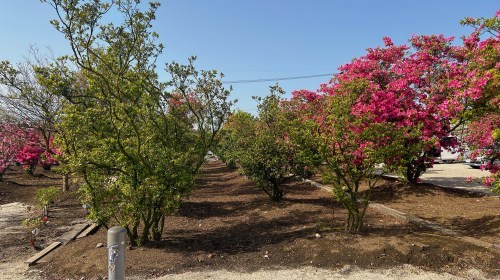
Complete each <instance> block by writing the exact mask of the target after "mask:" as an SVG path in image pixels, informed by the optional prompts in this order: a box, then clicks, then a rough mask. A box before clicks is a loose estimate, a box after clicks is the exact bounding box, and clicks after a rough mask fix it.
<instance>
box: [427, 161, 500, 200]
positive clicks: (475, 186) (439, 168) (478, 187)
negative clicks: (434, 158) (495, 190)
mask: <svg viewBox="0 0 500 280" xmlns="http://www.w3.org/2000/svg"><path fill="white" fill-rule="evenodd" d="M489 175H490V172H488V171H483V170H481V169H474V168H472V167H470V166H469V165H466V164H464V163H451V164H446V163H440V164H434V167H433V168H430V169H428V170H427V172H425V173H424V174H422V176H421V179H422V180H423V182H425V183H430V184H434V185H438V186H441V187H447V188H455V189H462V190H468V191H473V192H481V193H486V194H492V193H491V192H490V189H489V188H488V187H485V186H484V184H483V183H481V182H479V180H478V179H479V178H482V177H485V176H489ZM467 178H476V180H473V181H472V182H467Z"/></svg>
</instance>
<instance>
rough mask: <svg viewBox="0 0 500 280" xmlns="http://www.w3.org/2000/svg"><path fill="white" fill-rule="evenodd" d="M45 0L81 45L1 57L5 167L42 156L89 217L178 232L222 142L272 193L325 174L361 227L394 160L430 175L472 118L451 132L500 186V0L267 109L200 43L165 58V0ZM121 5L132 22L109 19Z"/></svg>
mask: <svg viewBox="0 0 500 280" xmlns="http://www.w3.org/2000/svg"><path fill="white" fill-rule="evenodd" d="M42 2H45V3H46V5H50V6H52V8H53V10H54V14H55V15H56V19H55V20H53V21H52V22H51V23H52V25H53V26H54V28H56V29H57V30H58V31H59V32H61V33H62V34H63V35H64V36H65V38H66V39H67V42H68V44H69V45H70V47H71V49H72V51H73V53H72V54H71V55H69V56H65V57H60V58H56V59H48V58H46V57H43V56H42V55H40V54H39V53H38V52H37V51H36V50H33V52H32V53H31V54H30V56H29V58H28V59H27V60H26V61H25V62H23V63H19V64H13V63H11V62H9V61H2V62H0V84H1V91H0V102H1V107H0V109H1V111H0V180H2V178H5V176H7V175H8V174H9V172H12V170H14V169H16V168H17V169H19V168H22V169H23V170H25V172H26V173H27V174H29V176H36V172H35V170H37V168H42V169H43V170H45V171H49V170H50V172H55V173H54V174H58V176H61V178H64V180H66V182H65V186H66V187H64V190H65V191H69V187H67V184H68V182H67V180H68V178H69V179H70V180H72V182H73V183H74V184H76V187H75V186H73V189H74V192H72V195H73V196H74V197H76V198H78V203H80V204H83V205H85V206H86V209H87V210H88V213H87V214H88V216H87V218H88V219H91V220H92V221H94V222H95V223H96V224H98V225H102V226H106V227H107V226H113V225H121V226H123V227H125V228H126V230H127V235H128V240H129V242H130V245H131V246H134V247H135V246H144V245H148V244H152V243H155V242H157V243H159V242H162V240H165V238H167V237H166V236H165V231H166V230H168V228H169V218H170V217H171V216H172V215H176V214H177V213H178V211H179V208H180V207H181V205H182V204H183V203H184V201H186V200H187V199H188V198H189V197H190V196H191V195H193V192H195V191H196V189H197V186H198V185H199V184H200V183H199V180H200V178H204V177H203V174H204V172H207V171H206V168H208V167H206V165H207V163H206V156H207V153H214V154H215V155H216V156H217V157H218V158H219V159H220V160H221V161H222V162H223V163H224V166H225V167H224V168H227V170H228V171H227V172H235V170H236V172H237V173H238V174H242V175H244V176H246V177H247V178H248V179H249V180H250V181H251V182H252V184H253V185H254V186H255V187H256V189H258V190H259V191H260V192H261V193H262V195H263V196H265V195H266V194H267V195H268V196H269V198H270V203H275V204H280V203H284V202H286V201H287V190H286V188H287V187H286V186H288V185H289V184H290V182H291V181H293V182H301V181H302V180H305V179H310V178H318V177H319V178H320V180H321V182H322V183H323V184H326V185H329V186H331V190H332V191H333V198H334V200H335V201H336V202H337V203H338V204H339V205H341V206H342V207H343V208H344V210H342V211H345V213H344V212H343V213H344V214H343V215H344V217H345V219H344V220H343V222H342V223H343V225H342V229H343V231H346V232H348V234H356V233H362V232H365V231H366V230H368V231H369V229H367V226H366V222H365V215H366V213H367V210H368V209H369V208H368V207H369V205H370V201H371V200H372V196H373V195H374V194H373V192H372V190H375V187H376V186H377V185H379V184H381V182H382V181H383V180H384V179H383V176H382V175H386V174H395V175H397V176H398V177H399V178H400V180H401V182H403V183H404V184H405V185H406V186H408V188H418V187H419V186H418V185H419V183H420V177H421V175H422V174H423V173H424V172H426V171H427V170H428V169H431V168H432V166H433V156H432V150H433V149H435V148H436V147H437V148H439V149H440V148H441V146H440V140H441V139H442V138H443V137H446V136H449V135H454V134H455V133H457V132H458V131H461V133H462V134H463V135H464V137H463V138H462V139H461V143H459V142H458V141H455V142H454V141H451V142H450V141H449V142H446V144H445V145H446V146H444V147H442V148H443V149H448V150H454V151H460V152H462V154H465V152H466V150H467V152H470V153H469V155H468V156H469V157H470V158H476V157H483V158H485V159H486V161H485V162H484V164H483V166H482V167H481V168H482V169H484V170H488V171H489V175H488V176H485V177H483V178H474V180H481V182H483V183H484V185H485V186H487V187H488V188H489V189H490V190H491V192H496V193H500V177H499V176H500V173H499V171H500V169H499V168H500V162H499V159H500V144H499V143H500V11H497V12H496V14H495V15H494V16H492V17H490V18H465V19H463V20H462V21H461V23H460V24H462V25H463V26H464V28H469V29H470V30H472V32H471V33H470V34H469V35H468V36H465V37H463V38H460V40H456V39H455V38H453V37H445V36H443V35H414V36H412V37H411V38H409V39H408V43H407V44H405V45H396V44H394V43H393V42H392V40H391V39H390V38H388V37H384V38H381V44H382V45H381V46H378V47H371V48H368V49H367V50H366V54H364V55H363V56H360V57H357V58H353V59H352V60H351V61H350V62H349V63H347V64H345V65H341V66H338V74H335V75H333V76H332V77H331V79H329V80H326V81H325V83H323V84H321V85H318V89H317V90H316V91H309V90H300V89H297V90H296V91H294V92H292V93H291V97H289V98H286V97H285V96H286V92H285V91H284V90H283V89H282V88H281V87H280V86H279V85H278V84H276V85H275V86H272V87H270V91H269V93H268V94H267V95H266V96H264V97H255V101H256V102H257V103H258V112H257V113H256V114H251V113H248V112H244V111H239V110H233V109H232V108H233V107H234V106H233V105H234V104H235V101H233V100H232V99H231V95H230V93H231V89H230V88H225V87H224V84H223V77H224V76H223V74H220V73H218V72H217V71H216V70H211V71H206V70H198V69H197V68H196V58H195V57H192V58H191V59H189V63H188V64H187V65H181V64H178V63H176V62H172V63H168V64H166V65H162V66H160V65H157V64H156V60H157V58H158V56H159V55H160V54H161V53H162V50H163V46H162V44H160V43H158V40H159V38H158V36H157V34H156V33H155V32H154V31H153V30H154V28H153V23H154V19H155V11H156V9H157V8H158V7H159V4H158V3H152V4H150V6H149V9H148V10H144V11H143V10H140V9H138V8H137V7H138V6H137V3H136V2H135V1H114V2H116V3H114V5H110V4H107V3H101V2H97V1H82V2H81V3H79V2H78V1H77V2H76V3H78V4H74V2H72V1H60V0H44V1H42ZM111 9H115V12H118V13H119V14H121V15H122V17H123V23H121V24H119V25H115V24H113V23H109V22H105V20H104V18H105V17H104V15H106V13H108V12H109V11H110V10H111ZM457 24H458V23H457ZM457 42H459V43H457ZM367 47H370V46H367ZM332 68H335V66H332ZM159 71H165V72H166V73H168V76H169V77H170V78H169V79H168V80H167V81H162V80H160V79H159V76H158V72H159ZM464 131H465V132H464ZM457 134H458V133H457ZM464 144H465V145H464ZM221 168H222V167H221ZM225 170H226V169H225ZM200 174H201V175H200ZM43 192H44V191H42V192H41V193H40V194H39V197H43V195H44V193H43ZM45 192H46V194H45V195H49V196H50V195H51V192H52V193H53V195H54V197H55V196H56V193H57V192H56V191H54V190H53V189H51V190H48V189H47V191H45ZM221 192H224V191H223V190H222V189H221ZM57 195H59V196H60V195H61V194H60V193H57ZM195 196H196V195H195ZM292 196H293V195H292ZM46 200H47V202H46V203H45V208H44V209H45V210H47V207H48V206H49V202H51V200H52V199H51V198H49V199H46ZM180 209H182V207H181V208H180ZM200 211H202V210H200ZM47 216H48V213H47V212H45V211H44V212H43V215H42V216H41V217H39V218H40V219H37V220H35V225H34V226H33V225H31V226H32V227H34V228H36V227H38V226H41V224H43V223H44V222H46V220H45V221H44V218H46V217H47ZM370 219H371V218H370ZM37 223H39V224H37ZM370 223H371V222H370ZM200 225H201V224H200Z"/></svg>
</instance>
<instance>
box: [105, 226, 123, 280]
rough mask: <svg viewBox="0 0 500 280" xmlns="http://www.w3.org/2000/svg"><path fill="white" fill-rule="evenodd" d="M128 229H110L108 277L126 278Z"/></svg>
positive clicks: (112, 278)
mask: <svg viewBox="0 0 500 280" xmlns="http://www.w3.org/2000/svg"><path fill="white" fill-rule="evenodd" d="M126 236H127V230H126V229H125V228H124V227H118V226H117V227H112V228H110V229H109V230H108V279H109V280H125V242H126Z"/></svg>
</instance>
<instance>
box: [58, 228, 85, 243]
mask: <svg viewBox="0 0 500 280" xmlns="http://www.w3.org/2000/svg"><path fill="white" fill-rule="evenodd" d="M88 226H89V224H77V225H74V226H73V228H72V229H71V230H70V231H68V232H66V233H65V234H63V235H62V236H61V237H60V238H58V239H57V241H60V242H61V243H63V244H64V245H66V244H68V242H70V241H71V240H73V239H75V237H77V236H78V235H79V234H80V233H81V232H82V231H83V230H85V229H86V228H87V227H88Z"/></svg>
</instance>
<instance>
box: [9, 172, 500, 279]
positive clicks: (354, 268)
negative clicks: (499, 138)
mask: <svg viewBox="0 0 500 280" xmlns="http://www.w3.org/2000/svg"><path fill="white" fill-rule="evenodd" d="M13 174H14V175H15V174H17V173H15V172H14V173H13ZM18 175H19V177H15V178H14V177H9V176H6V177H5V180H4V181H5V182H0V199H2V202H1V203H2V204H3V203H4V201H6V202H12V201H18V202H24V203H29V195H28V194H27V193H28V192H29V191H28V189H29V188H33V189H35V188H36V186H35V185H36V182H37V180H33V183H29V182H21V183H20V181H22V180H21V177H23V176H24V175H21V174H20V173H19V174H18ZM46 176H47V177H50V176H52V175H50V174H49V173H47V174H46ZM54 176H55V178H56V177H57V176H56V175H54ZM16 180H17V181H16ZM26 180H27V181H29V180H31V179H29V178H28V179H26ZM12 182H17V183H16V184H12ZM40 185H42V184H40ZM53 185H55V182H54V184H53ZM37 186H38V185H37ZM24 187H26V188H25V189H22V188H24ZM16 188H18V189H16ZM25 192H26V194H24V193H25ZM18 193H19V195H17V194H18ZM374 201H376V202H378V203H382V204H384V205H388V206H390V207H394V208H395V209H398V210H401V211H407V212H411V213H412V214H413V215H419V216H422V217H423V218H424V217H425V218H427V219H430V220H433V221H435V222H437V223H442V224H443V225H447V226H450V227H454V228H455V229H457V230H460V231H463V232H464V233H467V234H470V235H473V236H475V237H477V238H481V239H484V240H486V241H488V242H496V240H498V239H499V228H500V226H499V224H498V223H499V221H498V214H499V213H500V212H499V211H497V210H498V209H499V208H498V207H499V206H500V201H499V200H498V198H494V197H485V196H483V195H472V194H466V193H462V192H459V191H452V192H450V191H445V190H442V189H439V188H433V187H430V186H420V187H418V188H409V187H407V186H405V185H402V184H400V183H397V182H390V181H388V182H386V183H384V184H382V185H381V186H380V187H379V188H378V189H377V190H376V191H375V192H374ZM56 207H59V208H61V209H62V210H61V214H60V215H58V216H54V217H53V218H52V221H53V222H54V223H53V224H56V223H61V225H62V223H69V222H70V221H71V220H73V219H75V218H76V217H82V216H83V213H82V210H81V207H80V206H79V204H78V203H77V202H75V200H74V198H72V197H70V196H67V197H65V198H64V199H63V200H61V201H59V202H58V203H57V204H56ZM65 207H67V208H65ZM62 213H65V214H62ZM55 214H56V213H54V215H55ZM73 215H74V216H73ZM344 215H345V211H344V210H343V209H342V207H340V205H338V204H337V203H336V202H334V200H333V198H332V196H331V194H330V193H329V192H328V191H325V190H323V189H318V188H316V187H313V186H310V185H307V184H304V183H298V182H290V183H288V184H287V185H286V187H285V197H284V200H283V201H282V202H280V203H274V202H272V201H270V200H269V199H268V198H267V196H266V195H265V194H264V193H263V192H261V191H259V190H258V189H257V188H255V186H254V185H253V184H252V183H251V182H249V181H248V180H246V179H245V178H243V177H242V176H240V175H238V173H237V172H236V171H231V170H228V169H227V168H226V167H225V166H224V165H223V164H222V163H220V162H214V163H209V164H207V165H206V166H205V167H204V169H203V171H202V174H201V177H200V179H199V180H198V188H197V189H196V190H195V192H194V193H193V194H192V195H191V197H190V198H189V199H187V200H186V201H185V202H184V203H183V204H182V206H181V208H180V209H179V210H178V212H177V213H176V214H175V215H173V216H171V217H169V219H168V223H167V226H166V229H165V234H164V240H163V241H161V242H159V243H151V244H148V245H147V246H146V247H144V248H132V249H129V250H127V252H126V260H127V275H129V276H131V277H134V279H151V278H154V277H160V276H163V277H164V278H162V279H206V278H208V277H210V278H212V279H265V278H269V277H273V278H275V279H327V278H330V277H331V276H334V277H340V278H345V279H370V278H384V279H402V278H406V279H410V278H412V277H410V276H414V277H413V278H412V279H458V278H457V277H466V278H470V279H483V278H494V277H495V275H498V274H499V273H500V252H499V251H498V250H497V249H495V248H491V249H486V248H483V247H478V246H476V245H473V244H470V243H467V242H463V241H460V240H457V239H456V238H454V237H452V236H444V235H440V234H438V233H436V232H434V231H432V230H430V229H427V228H423V227H421V226H419V225H416V224H412V223H409V222H401V221H398V220H396V219H394V218H392V217H390V216H386V215H384V214H381V213H379V212H376V211H375V210H372V209H370V210H369V211H368V213H367V216H366V220H365V221H366V226H365V230H364V231H363V232H362V233H361V234H359V235H351V234H346V233H344V232H343V228H342V226H343V220H344ZM55 220H58V221H57V222H56V221H55ZM49 225H50V224H49ZM49 232H50V233H49ZM49 232H47V233H46V234H47V236H48V237H47V239H50V238H52V237H53V236H51V235H56V233H55V230H53V231H49ZM474 234H476V235H474ZM100 242H106V231H105V230H104V229H101V230H99V231H98V232H97V233H96V234H94V235H92V236H90V237H87V238H84V239H80V240H77V241H75V242H71V243H69V244H67V245H65V246H63V247H60V248H59V249H57V250H56V251H55V252H53V253H51V254H50V255H49V256H48V257H46V258H44V259H43V261H44V263H41V264H39V265H36V266H35V267H34V270H32V271H34V272H31V274H25V275H24V276H23V277H27V278H26V279H34V278H35V277H37V276H36V275H39V277H43V278H46V279H82V277H84V278H83V279H103V278H105V276H106V269H107V263H106V256H107V254H106V251H107V249H106V247H101V248H96V244H97V243H100ZM23 248H25V249H23ZM30 253H31V254H34V250H33V249H32V248H29V246H28V245H27V243H23V242H22V243H15V242H14V243H13V244H10V243H8V242H7V241H5V242H3V243H0V254H1V257H2V258H1V259H0V270H2V271H3V270H4V269H7V267H10V266H9V265H8V264H13V265H15V264H16V263H17V264H19V262H20V261H22V260H24V259H26V258H28V257H29V256H30ZM358 268H360V269H364V270H363V271H360V270H358ZM373 269H375V270H373ZM471 269H472V270H471ZM40 270H41V271H43V272H42V273H39V271H40ZM471 271H472V272H471ZM7 273H9V272H8V271H7ZM12 273H13V272H12ZM21 275H22V274H21ZM259 275H260V276H259ZM270 275H271V276H270ZM279 275H282V276H283V277H282V278H279V277H280V276H279ZM335 275H337V276H335ZM4 276H5V274H4ZM407 276H408V277H407ZM19 277H21V276H19ZM349 277H351V278H349ZM419 277H420V278H419ZM0 278H1V276H0ZM5 279H10V278H5ZM12 279H23V278H12Z"/></svg>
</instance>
